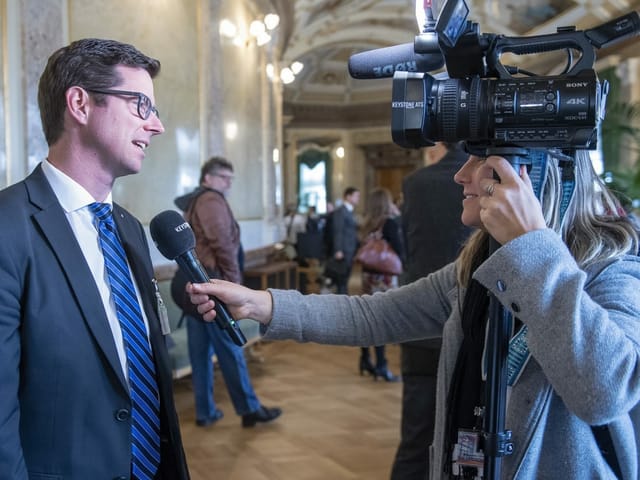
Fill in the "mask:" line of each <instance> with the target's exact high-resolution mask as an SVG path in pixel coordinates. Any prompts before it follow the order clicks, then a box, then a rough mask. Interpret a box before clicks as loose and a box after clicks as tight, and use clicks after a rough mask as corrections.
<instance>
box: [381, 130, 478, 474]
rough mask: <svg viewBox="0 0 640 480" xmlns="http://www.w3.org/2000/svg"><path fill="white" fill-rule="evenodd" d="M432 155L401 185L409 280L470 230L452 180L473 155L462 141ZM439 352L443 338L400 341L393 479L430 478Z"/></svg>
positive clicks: (438, 263)
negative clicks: (399, 420) (397, 440)
mask: <svg viewBox="0 0 640 480" xmlns="http://www.w3.org/2000/svg"><path fill="white" fill-rule="evenodd" d="M427 155H428V164H427V166H425V167H423V168H421V169H419V170H417V171H415V172H413V173H412V174H411V175H409V176H408V177H406V178H405V180H404V182H403V186H402V191H403V197H404V202H403V204H402V217H401V218H402V226H403V231H404V234H405V241H406V246H407V264H406V268H405V273H404V276H403V277H402V282H403V283H405V284H406V283H411V282H413V281H415V280H417V279H419V278H421V277H424V276H426V275H428V274H429V273H431V272H433V271H435V270H438V269H439V268H440V267H443V266H444V265H446V264H447V263H449V262H451V261H453V260H454V259H455V258H456V256H457V254H458V252H459V250H460V248H461V246H462V244H463V243H464V240H465V239H466V238H467V236H468V235H469V233H470V229H469V228H468V227H465V226H464V225H463V224H462V222H461V220H460V216H461V214H462V188H461V187H460V186H459V185H456V183H455V182H454V181H453V175H454V174H455V173H456V172H457V171H458V169H459V168H460V167H461V166H462V164H463V163H464V162H465V161H466V160H467V157H468V155H467V154H466V153H465V152H464V151H462V150H461V149H460V148H459V146H458V145H456V144H446V143H438V144H436V146H434V147H430V148H429V149H427ZM439 355H440V340H418V341H415V342H407V343H403V344H401V368H402V381H403V386H402V425H401V432H400V433H401V435H400V436H401V438H400V445H399V446H398V451H397V452H396V458H395V461H394V464H393V468H392V471H391V479H392V480H425V479H427V478H428V477H429V474H428V472H429V445H430V444H431V443H432V441H433V428H434V415H435V409H436V374H437V367H438V357H439Z"/></svg>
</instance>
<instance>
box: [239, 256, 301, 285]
mask: <svg viewBox="0 0 640 480" xmlns="http://www.w3.org/2000/svg"><path fill="white" fill-rule="evenodd" d="M297 268H298V263H297V262H294V261H289V260H280V261H275V262H269V263H265V264H263V265H257V266H254V267H251V268H249V269H246V270H245V271H244V277H245V280H248V279H250V278H257V279H259V280H260V289H261V290H266V289H267V288H268V287H273V288H281V289H285V290H288V289H289V288H291V280H292V279H293V283H294V288H295V289H296V290H297V289H298V271H297ZM270 280H271V281H270Z"/></svg>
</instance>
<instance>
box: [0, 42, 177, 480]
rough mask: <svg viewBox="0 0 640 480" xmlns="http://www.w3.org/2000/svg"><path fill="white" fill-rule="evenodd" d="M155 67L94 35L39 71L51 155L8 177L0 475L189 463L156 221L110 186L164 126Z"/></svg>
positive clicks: (118, 471) (149, 474)
mask: <svg viewBox="0 0 640 480" xmlns="http://www.w3.org/2000/svg"><path fill="white" fill-rule="evenodd" d="M159 71H160V62H159V61H158V60H156V59H154V58H151V57H148V56H146V55H145V54H143V53H142V52H140V51H139V50H137V49H136V48H135V47H134V46H132V45H128V44H124V43H120V42H117V41H114V40H105V39H95V38H87V39H82V40H77V41H75V42H73V43H71V44H69V45H67V46H65V47H62V48H60V49H59V50H57V51H55V52H54V53H53V54H52V55H51V56H50V57H49V60H48V62H47V65H46V67H45V69H44V71H43V73H42V76H41V77H40V83H39V85H38V105H39V107H40V115H41V119H42V127H43V130H44V135H45V138H46V141H47V144H48V146H49V152H48V155H47V158H46V159H45V160H42V162H41V163H40V164H38V165H37V166H36V168H35V169H34V171H33V172H32V173H31V174H30V175H29V176H28V177H27V178H26V179H24V180H23V181H21V182H18V183H16V184H15V185H12V186H10V187H8V188H6V189H4V190H2V191H1V192H0V363H1V364H2V369H1V371H0V372H1V373H0V391H1V392H2V394H0V425H2V428H0V472H1V473H0V476H1V477H2V478H7V479H9V478H10V479H12V480H27V479H35V478H41V479H44V478H50V479H53V478H65V479H68V480H86V479H88V478H136V479H138V480H150V479H161V480H170V479H179V480H182V479H188V478H189V473H188V471H187V464H186V461H185V456H184V452H183V449H182V440H181V437H180V431H179V424H178V418H177V415H176V411H175V406H174V401H173V392H172V375H171V373H172V372H171V364H170V361H169V355H168V352H167V348H166V344H165V335H166V334H167V333H168V322H167V321H166V313H165V314H164V315H163V306H164V305H163V303H162V299H161V298H160V294H159V293H158V288H157V282H156V281H155V279H154V277H153V267H152V264H151V258H150V256H149V247H148V244H147V240H146V236H145V231H144V229H143V227H142V225H141V224H140V222H139V221H138V220H137V219H136V218H135V217H134V216H133V215H131V213H129V212H128V211H126V210H125V209H124V208H122V207H121V206H120V205H118V204H117V203H115V202H113V199H112V191H113V187H114V184H115V181H116V179H117V178H119V177H124V176H126V175H132V174H135V173H138V172H139V171H140V169H141V168H142V163H143V162H144V161H145V157H146V149H147V147H149V145H150V143H151V139H152V138H153V137H154V136H155V135H159V134H161V133H163V132H164V126H163V125H162V122H161V121H160V119H159V117H158V110H157V109H156V107H155V100H154V98H155V97H154V89H153V80H152V79H153V78H154V77H155V76H156V75H157V74H158V72H159Z"/></svg>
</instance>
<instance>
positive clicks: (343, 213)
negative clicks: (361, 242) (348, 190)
mask: <svg viewBox="0 0 640 480" xmlns="http://www.w3.org/2000/svg"><path fill="white" fill-rule="evenodd" d="M331 215H333V225H332V228H333V252H332V254H335V253H336V252H338V251H342V253H343V254H344V258H345V261H346V262H347V263H348V264H351V262H352V261H353V257H354V255H355V253H356V249H357V247H358V224H357V223H356V219H355V217H354V215H353V213H352V212H350V211H349V210H348V209H347V207H346V206H345V205H340V206H339V207H338V208H336V209H335V210H334V211H333V213H332V214H331Z"/></svg>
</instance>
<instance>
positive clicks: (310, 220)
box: [305, 205, 324, 233]
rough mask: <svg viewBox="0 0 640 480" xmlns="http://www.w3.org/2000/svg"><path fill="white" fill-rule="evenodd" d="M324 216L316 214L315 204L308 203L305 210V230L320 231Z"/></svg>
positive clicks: (308, 231) (310, 231) (309, 231)
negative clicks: (307, 207)
mask: <svg viewBox="0 0 640 480" xmlns="http://www.w3.org/2000/svg"><path fill="white" fill-rule="evenodd" d="M323 227H324V218H323V217H321V216H320V215H318V212H317V210H316V207H315V205H310V206H309V209H308V210H307V221H306V224H305V231H306V232H307V233H322V228H323Z"/></svg>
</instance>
